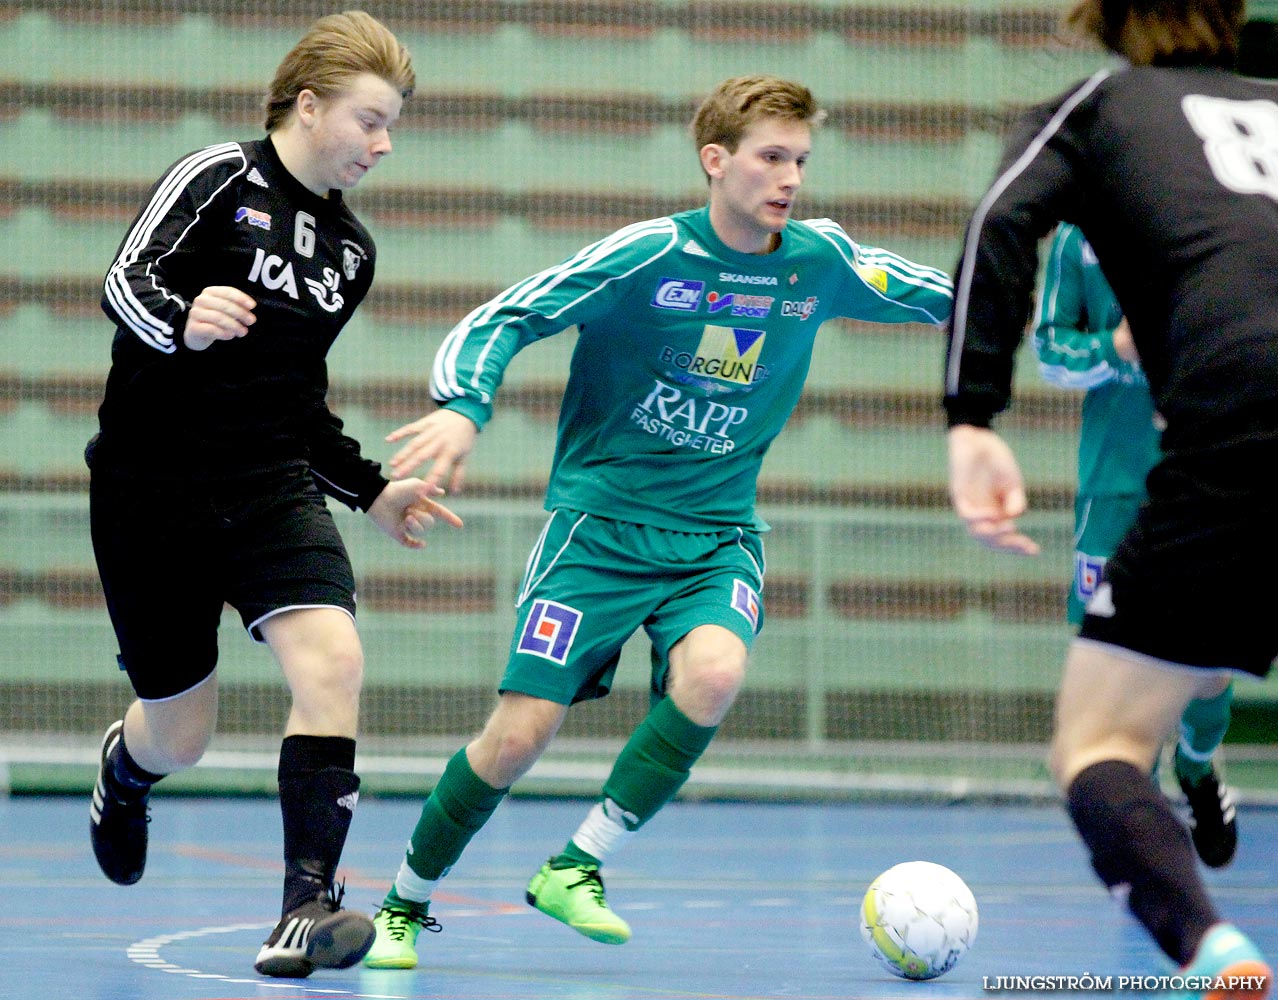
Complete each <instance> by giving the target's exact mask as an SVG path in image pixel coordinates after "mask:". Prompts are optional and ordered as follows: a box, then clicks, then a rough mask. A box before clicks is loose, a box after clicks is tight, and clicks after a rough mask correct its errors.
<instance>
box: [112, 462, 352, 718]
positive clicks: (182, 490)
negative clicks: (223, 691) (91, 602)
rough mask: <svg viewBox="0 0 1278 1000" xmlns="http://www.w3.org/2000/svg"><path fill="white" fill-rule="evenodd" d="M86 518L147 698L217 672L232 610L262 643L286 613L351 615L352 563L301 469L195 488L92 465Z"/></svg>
mask: <svg viewBox="0 0 1278 1000" xmlns="http://www.w3.org/2000/svg"><path fill="white" fill-rule="evenodd" d="M97 464H99V465H100V464H101V463H97ZM89 513H90V524H91V529H92V535H93V551H94V555H95V556H96V557H97V563H98V573H99V575H100V577H101V580H102V589H103V592H104V593H105V595H106V601H107V610H108V611H109V613H110V615H111V624H112V625H113V626H114V627H115V635H116V640H117V641H118V642H119V645H120V667H121V669H123V670H125V671H127V672H128V675H129V680H130V681H131V682H132V684H133V690H134V691H135V692H136V693H137V695H138V697H139V698H142V699H144V700H148V701H158V700H162V699H165V698H171V697H173V696H175V695H179V694H181V693H183V692H184V691H188V690H190V689H191V688H192V687H194V686H195V685H197V684H199V683H200V682H201V681H203V680H204V679H205V678H207V677H208V676H209V675H210V674H211V673H212V672H213V668H214V667H215V666H216V665H217V629H218V622H219V620H220V618H221V615H222V608H223V605H225V604H230V605H231V606H232V607H234V608H235V609H236V610H237V611H238V612H239V613H240V618H241V619H242V620H243V622H244V627H245V628H247V629H248V630H249V634H250V635H251V636H252V637H253V638H254V639H256V640H257V641H259V642H261V641H262V636H261V634H260V632H259V631H258V626H259V625H260V624H261V622H262V621H263V620H265V619H266V618H269V617H270V616H271V615H273V614H276V613H278V612H280V611H286V610H289V609H292V608H305V607H336V608H341V609H342V610H344V611H346V612H347V613H348V614H350V615H351V616H352V617H354V615H355V578H354V574H353V573H352V571H351V563H350V558H349V557H348V556H347V554H346V547H345V545H343V544H342V539H341V536H340V535H339V534H338V532H337V526H336V525H335V524H334V523H333V516H332V514H331V513H330V512H329V510H328V507H327V506H326V505H325V502H324V497H323V495H322V494H321V493H320V491H319V489H318V488H317V487H316V486H315V482H314V480H313V479H312V477H311V475H310V473H309V472H308V471H307V470H305V469H304V468H299V469H291V470H287V471H285V472H282V473H273V474H271V475H269V476H260V477H254V478H252V479H247V480H243V481H238V482H234V483H226V482H219V483H215V484H212V485H207V486H206V485H201V486H200V487H199V488H195V487H193V486H192V484H189V483H181V484H178V485H176V486H175V485H173V484H172V483H160V482H157V481H155V480H146V479H139V478H137V477H135V476H131V475H127V474H123V473H120V472H116V471H113V470H110V469H101V468H94V469H93V472H92V475H91V476H90V485H89Z"/></svg>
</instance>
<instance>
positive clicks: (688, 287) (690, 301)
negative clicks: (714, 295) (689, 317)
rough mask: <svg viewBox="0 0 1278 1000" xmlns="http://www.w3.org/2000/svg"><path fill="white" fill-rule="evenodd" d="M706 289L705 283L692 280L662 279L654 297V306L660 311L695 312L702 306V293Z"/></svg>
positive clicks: (658, 283)
mask: <svg viewBox="0 0 1278 1000" xmlns="http://www.w3.org/2000/svg"><path fill="white" fill-rule="evenodd" d="M705 289H706V284H705V282H704V281H693V280H691V279H690V278H662V279H661V280H660V281H659V282H657V290H656V291H655V292H653V295H652V305H654V306H656V307H657V308H658V309H677V310H679V311H680V312H693V311H695V310H696V308H697V306H698V305H700V304H701V293H702V292H704V291H705Z"/></svg>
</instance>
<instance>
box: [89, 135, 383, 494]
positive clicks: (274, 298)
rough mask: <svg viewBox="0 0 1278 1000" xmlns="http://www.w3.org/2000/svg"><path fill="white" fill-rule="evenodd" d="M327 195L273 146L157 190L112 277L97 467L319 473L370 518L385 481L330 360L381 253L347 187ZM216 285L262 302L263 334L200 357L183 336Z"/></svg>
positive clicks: (217, 150) (204, 162) (168, 180)
mask: <svg viewBox="0 0 1278 1000" xmlns="http://www.w3.org/2000/svg"><path fill="white" fill-rule="evenodd" d="M330 194H331V197H329V198H322V197H319V196H318V195H316V194H314V193H313V192H311V191H309V190H308V189H307V188H305V187H303V186H302V184H301V183H300V182H299V181H298V180H297V179H296V178H294V177H293V176H292V175H291V174H290V173H289V172H288V171H287V170H286V169H285V167H284V165H283V164H282V163H281V162H280V158H279V155H278V153H277V152H276V150H275V147H274V145H273V144H272V143H271V140H270V138H269V137H268V138H265V139H260V140H257V141H254V142H227V143H220V144H218V145H214V146H209V147H206V148H205V149H201V150H198V151H196V152H194V153H191V154H189V155H187V156H184V157H183V158H182V159H180V160H178V161H177V162H176V163H174V164H173V165H172V166H171V167H170V168H169V169H168V170H167V171H166V172H165V173H164V175H163V176H162V177H161V178H160V179H159V180H158V181H157V182H156V183H155V185H154V186H153V187H152V188H151V191H150V193H149V194H148V196H147V200H146V203H145V204H144V205H143V207H142V209H141V211H140V212H139V213H138V215H137V217H136V218H135V219H134V221H133V223H132V225H131V226H130V227H129V229H128V232H127V233H126V235H125V237H124V240H123V242H122V243H121V244H120V248H119V250H118V251H117V253H116V258H115V262H114V263H113V264H112V265H111V268H110V270H109V271H108V272H107V276H106V281H105V286H104V292H103V296H102V308H103V310H104V311H105V312H106V314H107V315H108V316H109V317H111V319H112V320H114V321H115V323H116V333H115V339H114V341H113V343H112V347H111V370H110V372H109V374H108V376H107V382H106V392H105V396H104V399H103V402H102V406H101V408H100V409H99V412H98V418H99V424H100V433H99V438H98V442H97V444H96V446H95V462H96V461H98V460H103V461H106V462H107V463H108V464H109V465H111V466H112V467H116V468H121V469H125V470H129V471H131V472H134V473H136V474H140V475H145V476H150V477H155V478H158V479H162V480H166V481H195V482H207V481H216V480H226V479H232V478H234V479H242V478H244V477H252V476H255V475H258V474H261V473H268V474H269V473H275V472H278V471H280V470H284V469H287V468H290V467H296V468H305V467H309V469H310V471H311V472H312V473H313V474H314V475H315V478H316V481H317V482H318V483H319V485H320V487H321V488H322V489H323V490H324V491H325V492H327V493H329V494H330V495H332V496H334V497H336V498H337V499H339V500H342V501H343V502H345V503H347V504H348V505H350V506H352V507H358V508H360V509H367V507H368V505H369V504H370V503H371V502H372V501H373V500H374V499H376V497H377V495H378V493H380V492H381V490H382V488H383V487H384V486H385V484H386V480H385V479H384V478H383V477H382V476H381V474H380V472H379V466H378V465H377V463H375V462H371V461H369V460H367V459H364V458H363V457H362V456H361V454H360V448H359V444H358V443H357V442H356V441H355V440H354V439H352V438H350V437H349V436H347V435H346V434H344V433H343V432H342V422H341V421H340V420H339V419H338V418H337V417H336V416H335V415H334V414H333V413H332V412H331V411H330V410H329V408H328V405H327V403H326V399H325V397H326V395H327V391H328V369H327V365H326V362H325V356H326V355H327V353H328V350H329V348H330V347H331V346H332V344H333V341H334V340H335V339H336V338H337V335H338V333H339V332H341V329H342V327H343V326H344V325H345V324H346V321H347V320H348V319H350V316H351V314H352V313H353V312H354V310H355V307H356V306H357V305H359V303H360V302H361V301H362V300H363V298H364V296H365V294H366V293H367V291H368V288H369V285H370V284H371V283H372V280H373V270H374V264H375V262H376V248H375V246H374V244H373V240H372V238H371V237H370V236H369V234H368V231H367V230H366V229H365V228H364V227H363V226H362V225H361V224H360V222H359V220H357V219H356V218H355V216H354V214H352V212H351V211H350V209H349V208H347V206H346V205H345V204H344V203H343V201H342V199H341V197H340V192H337V191H333V192H330ZM211 285H231V286H234V287H236V288H239V289H242V290H243V291H244V292H246V293H247V294H248V295H249V296H251V297H252V298H253V299H254V300H255V301H256V303H257V306H256V308H255V309H254V315H255V317H256V321H255V322H254V323H253V324H252V325H251V326H250V327H249V331H248V333H247V334H246V335H245V336H243V337H240V338H236V339H233V340H229V341H215V342H214V343H213V344H211V345H210V346H209V347H208V348H207V349H206V350H203V351H192V350H190V349H189V348H187V347H186V346H185V344H184V342H183V331H184V329H185V326H186V320H187V316H188V313H189V309H190V306H191V302H192V300H193V299H194V298H195V297H196V296H197V295H198V294H199V293H200V291H202V290H203V289H204V288H206V287H208V286H211Z"/></svg>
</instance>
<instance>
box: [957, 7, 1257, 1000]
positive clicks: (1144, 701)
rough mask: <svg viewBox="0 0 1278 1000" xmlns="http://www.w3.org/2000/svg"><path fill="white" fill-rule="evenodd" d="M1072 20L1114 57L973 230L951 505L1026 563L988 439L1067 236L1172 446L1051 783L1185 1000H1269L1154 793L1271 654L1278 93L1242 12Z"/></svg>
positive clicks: (1110, 573)
mask: <svg viewBox="0 0 1278 1000" xmlns="http://www.w3.org/2000/svg"><path fill="white" fill-rule="evenodd" d="M1069 18H1070V21H1071V22H1072V23H1074V24H1075V25H1076V26H1078V27H1080V28H1082V29H1083V31H1084V33H1086V34H1088V35H1090V36H1092V37H1094V38H1096V39H1098V40H1100V41H1101V42H1102V43H1103V44H1104V45H1105V46H1106V47H1107V48H1109V49H1110V50H1112V51H1113V52H1115V53H1117V54H1118V55H1120V56H1122V57H1123V58H1124V62H1122V63H1121V64H1120V65H1118V66H1116V67H1114V68H1112V69H1106V70H1102V71H1101V72H1098V73H1097V74H1096V75H1094V76H1092V77H1091V78H1090V79H1088V80H1086V81H1083V82H1082V83H1080V84H1078V85H1076V86H1074V87H1073V88H1071V89H1070V90H1069V91H1067V92H1066V93H1064V94H1063V95H1061V96H1060V97H1058V98H1056V99H1054V100H1052V101H1049V102H1047V103H1045V104H1043V105H1041V106H1039V107H1037V108H1035V109H1033V110H1032V111H1030V112H1029V113H1028V114H1027V115H1026V116H1025V117H1024V118H1023V119H1022V120H1021V122H1020V123H1019V125H1018V126H1017V127H1016V128H1015V129H1014V130H1013V133H1012V134H1011V136H1010V139H1009V144H1008V147H1007V150H1006V153H1005V155H1004V159H1003V163H1002V165H1001V167H1000V170H999V175H998V178H997V179H996V180H995V182H994V184H993V186H992V187H991V188H990V190H989V191H988V193H987V194H986V195H985V196H984V197H983V198H982V199H981V201H980V203H979V204H978V206H977V209H976V212H975V214H974V216H973V218H972V220H971V222H970V224H969V227H968V231H967V235H966V239H965V245H964V248H963V254H962V258H961V260H960V262H959V267H958V273H957V275H956V279H955V284H956V295H955V307H954V319H953V322H952V327H951V337H950V341H949V352H948V358H947V366H946V385H945V406H946V409H947V412H948V417H949V424H950V432H949V446H950V486H951V493H952V496H953V500H954V506H955V509H956V511H957V512H958V514H959V516H960V517H961V518H962V520H963V521H964V522H965V523H966V525H967V528H968V531H969V532H970V533H971V534H972V535H973V536H974V537H975V538H976V539H977V540H979V541H981V542H983V543H984V544H986V545H989V546H991V547H993V548H997V549H1003V550H1006V551H1011V552H1019V553H1032V552H1034V551H1036V548H1037V547H1036V545H1035V544H1034V542H1033V541H1032V540H1031V539H1030V538H1028V537H1027V536H1026V535H1024V534H1023V533H1022V532H1021V530H1020V528H1019V526H1018V523H1017V521H1018V517H1019V516H1020V514H1022V513H1023V512H1024V510H1025V506H1026V498H1025V490H1024V486H1023V483H1022V480H1021V475H1020V471H1019V469H1018V467H1017V464H1016V461H1015V459H1014V458H1013V455H1012V452H1011V451H1010V449H1009V448H1008V447H1007V446H1006V445H1005V444H1004V442H1003V441H1002V440H1001V439H1000V438H999V437H998V436H997V435H996V434H995V433H994V431H992V430H991V429H990V422H991V419H992V418H993V417H994V416H995V415H996V414H997V413H998V412H1000V411H1001V410H1002V409H1003V408H1004V407H1005V406H1006V405H1007V403H1008V400H1009V397H1010V392H1011V376H1012V362H1013V354H1014V352H1015V350H1016V348H1017V345H1018V343H1019V342H1020V339H1021V335H1022V331H1023V330H1024V328H1025V320H1026V317H1027V314H1028V309H1029V304H1030V300H1031V298H1032V293H1033V283H1034V278H1035V269H1036V246H1037V242H1038V240H1039V239H1041V238H1042V237H1044V236H1046V235H1047V234H1048V233H1049V232H1050V231H1051V229H1052V227H1053V226H1054V225H1055V224H1056V223H1057V222H1058V221H1062V220H1063V221H1066V222H1072V223H1074V224H1076V225H1077V226H1078V227H1079V228H1080V229H1081V230H1082V232H1083V234H1084V235H1085V236H1086V238H1087V240H1088V242H1089V243H1090V244H1091V245H1092V247H1093V248H1094V249H1095V251H1096V254H1097V257H1098V259H1099V261H1100V263H1101V266H1102V267H1103V268H1104V270H1105V275H1106V277H1107V278H1108V279H1109V282H1110V284H1111V285H1112V287H1113V290H1114V293H1115V294H1116V296H1117V298H1118V301H1119V303H1120V305H1121V306H1122V311H1123V314H1124V315H1125V316H1126V317H1127V320H1128V322H1129V324H1130V327H1131V331H1132V335H1133V338H1134V341H1135V346H1136V350H1137V353H1138V354H1139V356H1140V359H1141V363H1142V365H1143V367H1144V369H1145V372H1146V374H1147V376H1148V379H1149V384H1150V389H1151V391H1152V393H1153V396H1154V402H1155V405H1156V407H1157V409H1158V411H1159V412H1160V413H1161V414H1162V416H1163V418H1164V419H1165V421H1166V431H1165V433H1164V435H1163V441H1162V444H1163V454H1162V458H1161V459H1160V461H1159V463H1158V464H1157V465H1156V466H1155V468H1154V470H1153V471H1152V473H1151V474H1150V476H1149V478H1148V491H1149V502H1148V503H1147V504H1146V505H1145V506H1144V507H1142V509H1141V511H1140V514H1139V515H1138V517H1137V520H1136V522H1135V525H1134V526H1133V527H1132V529H1131V530H1130V531H1129V532H1128V534H1127V535H1126V537H1125V538H1124V539H1123V541H1122V542H1121V544H1120V545H1119V547H1118V549H1117V551H1116V552H1115V553H1114V555H1113V557H1112V558H1111V559H1110V560H1109V561H1108V563H1107V564H1106V566H1105V570H1104V574H1103V578H1102V580H1101V581H1100V583H1099V584H1098V586H1097V587H1096V588H1095V592H1094V594H1093V595H1092V597H1091V599H1090V602H1089V604H1088V606H1087V608H1086V615H1085V618H1084V622H1083V625H1082V628H1081V631H1080V634H1079V638H1078V639H1077V640H1076V641H1075V642H1074V644H1073V645H1072V646H1071V649H1070V652H1069V655H1068V658H1067V660H1066V664H1065V672H1064V676H1063V679H1062V682H1061V688H1060V691H1059V694H1058V700H1057V711H1056V733H1055V736H1054V740H1053V746H1052V767H1053V771H1054V773H1055V775H1056V778H1057V780H1058V781H1059V783H1060V785H1061V788H1062V789H1063V790H1064V792H1065V794H1066V798H1067V801H1068V809H1069V813H1070V816H1071V818H1072V819H1073V821H1074V824H1075V826H1076V827H1077V828H1078V831H1079V833H1080V835H1081V837H1082V839H1083V841H1084V843H1085V845H1086V847H1087V849H1088V850H1089V852H1090V854H1091V860H1092V864H1093V867H1094V868H1095V870H1096V872H1097V874H1098V875H1099V876H1100V877H1101V879H1102V880H1103V881H1104V882H1105V884H1106V885H1108V886H1110V887H1111V888H1112V889H1113V890H1114V891H1115V892H1116V893H1117V894H1118V895H1119V896H1120V898H1122V897H1125V898H1126V899H1127V903H1128V906H1129V907H1130V909H1131V911H1132V913H1133V914H1134V915H1135V916H1136V917H1137V918H1138V919H1139V920H1140V922H1141V923H1142V924H1143V925H1144V926H1145V927H1146V929H1147V930H1148V931H1149V933H1150V934H1151V935H1152V937H1153V938H1154V940H1155V941H1156V942H1157V943H1158V945H1159V946H1160V947H1161V948H1162V949H1163V951H1164V952H1166V954H1167V955H1168V956H1170V957H1171V958H1172V959H1173V960H1174V961H1176V962H1177V963H1178V964H1179V965H1181V966H1182V968H1183V971H1184V973H1185V977H1184V985H1185V986H1186V987H1187V988H1188V994H1187V995H1188V996H1192V997H1198V996H1203V995H1207V994H1208V993H1210V995H1211V996H1212V997H1220V998H1235V997H1243V996H1247V997H1260V996H1267V995H1268V988H1269V984H1268V980H1269V979H1271V978H1272V975H1271V972H1270V968H1269V966H1268V964H1267V963H1266V961H1265V959H1264V958H1263V957H1262V955H1261V953H1260V951H1259V950H1258V949H1257V948H1256V947H1255V945H1254V944H1253V943H1252V942H1251V941H1250V940H1249V939H1248V938H1247V937H1246V936H1245V935H1244V934H1242V932H1241V931H1240V930H1239V929H1238V928H1237V927H1235V926H1233V925H1232V924H1229V923H1227V922H1225V921H1223V920H1222V918H1221V916H1220V915H1219V914H1218V913H1217V911H1216V909H1215V906H1214V904H1213V903H1212V901H1211V899H1210V898H1209V897H1208V894H1207V892H1206V890H1205V888H1204V885H1203V883H1202V881H1201V879H1200V877H1199V875H1198V873H1197V871H1196V869H1195V866H1194V859H1193V849H1192V848H1191V846H1190V843H1189V837H1188V835H1187V832H1186V830H1185V828H1184V827H1183V825H1182V824H1181V823H1180V822H1179V820H1178V819H1177V817H1176V815H1175V814H1174V813H1173V812H1172V811H1171V809H1170V807H1169V806H1168V804H1167V802H1166V801H1165V800H1164V799H1163V797H1162V796H1161V795H1160V794H1159V792H1158V791H1157V789H1156V788H1155V787H1154V785H1153V783H1152V782H1151V781H1150V780H1149V774H1150V769H1151V766H1152V764H1153V761H1154V758H1155V755H1156V754H1157V752H1158V748H1159V746H1160V745H1161V744H1162V742H1163V740H1164V738H1165V737H1166V736H1167V735H1168V734H1169V733H1171V732H1173V731H1174V728H1175V725H1176V722H1177V720H1179V719H1180V717H1181V714H1182V713H1183V712H1184V710H1185V706H1186V704H1187V703H1188V702H1189V700H1190V699H1191V698H1196V697H1197V698H1201V697H1210V696H1212V695H1214V694H1216V693H1218V692H1219V691H1220V690H1222V689H1223V687H1224V685H1225V684H1226V683H1228V681H1229V679H1230V676H1231V673H1232V672H1234V671H1238V672H1240V673H1242V674H1243V675H1246V674H1254V675H1260V676H1263V675H1265V674H1266V673H1268V671H1269V669H1270V664H1271V661H1272V660H1273V659H1274V656H1275V654H1276V653H1278V630H1276V629H1275V628H1274V626H1273V614H1272V610H1271V607H1270V606H1271V604H1272V601H1271V594H1270V588H1268V587H1267V586H1264V585H1262V584H1261V582H1260V581H1263V580H1266V579H1269V575H1270V573H1271V572H1272V566H1273V564H1274V559H1275V557H1276V556H1278V518H1275V514H1276V513H1278V511H1276V510H1275V501H1274V499H1273V497H1274V492H1273V488H1272V485H1271V480H1270V470H1271V469H1272V468H1273V467H1274V465H1275V463H1278V88H1275V86H1274V85H1273V84H1272V83H1265V82H1261V81H1258V80H1249V79H1244V78H1243V77H1241V76H1239V75H1237V74H1236V73H1234V72H1233V71H1232V70H1233V65H1234V60H1235V57H1236V52H1237V46H1238V32H1239V26H1240V25H1241V23H1242V21H1243V2H1242V0H1080V2H1078V3H1077V4H1076V5H1075V7H1074V8H1073V9H1072V11H1071V12H1070V15H1069ZM1217 975H1221V976H1225V977H1226V979H1225V981H1223V985H1222V984H1221V982H1218V981H1217V980H1216V979H1215V978H1214V977H1216V976H1217ZM1230 976H1232V977H1234V979H1233V980H1232V981H1229V977H1230ZM1261 980H1264V983H1263V984H1262V982H1261ZM1217 987H1219V988H1217ZM1213 989H1215V990H1216V991H1214V992H1213Z"/></svg>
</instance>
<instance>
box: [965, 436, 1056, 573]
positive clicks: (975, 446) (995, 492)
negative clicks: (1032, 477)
mask: <svg viewBox="0 0 1278 1000" xmlns="http://www.w3.org/2000/svg"><path fill="white" fill-rule="evenodd" d="M949 447H950V500H951V502H952V503H953V504H954V511H955V513H957V514H958V516H959V517H960V518H961V519H962V521H963V524H964V525H965V526H966V528H967V533H968V534H969V535H971V536H972V537H973V538H975V539H976V540H977V541H978V542H980V543H981V544H982V545H985V546H987V547H989V548H991V549H998V550H999V551H1002V552H1015V553H1018V554H1020V555H1027V556H1032V555H1035V554H1037V552H1038V545H1037V543H1035V542H1034V541H1033V540H1032V539H1031V538H1029V537H1028V536H1027V535H1024V534H1022V533H1021V532H1020V530H1019V528H1018V527H1017V524H1016V519H1017V518H1018V517H1020V516H1021V515H1022V514H1024V513H1025V510H1026V507H1027V502H1026V499H1025V485H1024V483H1023V482H1022V480H1021V470H1020V467H1019V466H1018V465H1017V464H1016V458H1015V456H1014V455H1013V454H1012V449H1011V448H1009V447H1008V446H1007V444H1006V443H1005V442H1004V441H1003V439H1002V438H1000V437H999V436H998V435H997V434H995V433H994V432H993V431H992V430H990V429H989V428H988V427H973V426H971V425H970V424H959V425H958V426H957V427H951V428H950V434H949Z"/></svg>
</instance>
